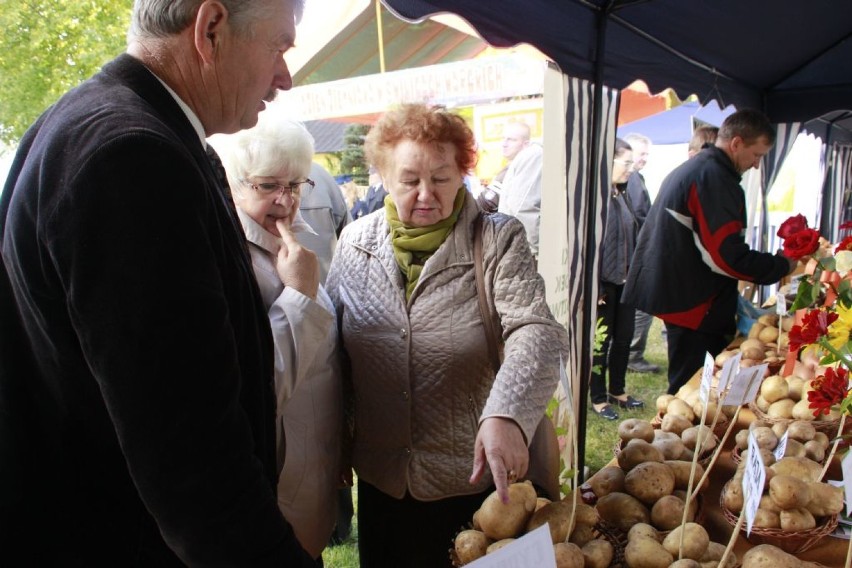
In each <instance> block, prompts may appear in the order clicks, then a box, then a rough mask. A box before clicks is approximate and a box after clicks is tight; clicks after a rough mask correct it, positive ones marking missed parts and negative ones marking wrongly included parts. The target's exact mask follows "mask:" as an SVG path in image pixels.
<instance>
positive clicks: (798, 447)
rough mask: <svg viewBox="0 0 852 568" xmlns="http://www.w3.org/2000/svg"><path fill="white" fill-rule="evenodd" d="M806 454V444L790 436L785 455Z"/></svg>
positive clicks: (796, 455)
mask: <svg viewBox="0 0 852 568" xmlns="http://www.w3.org/2000/svg"><path fill="white" fill-rule="evenodd" d="M805 455H806V452H805V445H804V444H802V443H801V442H800V441H798V440H793V439H792V438H789V439H788V440H787V447H786V448H784V456H785V457H786V456H793V457H804V456H805Z"/></svg>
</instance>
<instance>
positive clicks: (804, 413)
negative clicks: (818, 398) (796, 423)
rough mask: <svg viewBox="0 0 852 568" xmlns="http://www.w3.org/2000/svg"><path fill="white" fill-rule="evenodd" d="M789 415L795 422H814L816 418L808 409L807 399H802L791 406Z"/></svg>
mask: <svg viewBox="0 0 852 568" xmlns="http://www.w3.org/2000/svg"><path fill="white" fill-rule="evenodd" d="M791 414H792V417H793V418H794V419H796V420H807V421H809V422H810V421H814V420H816V416H814V411H813V409H812V408H811V407H810V402H809V401H808V399H807V397H802V400H800V401H799V402H797V403H796V404H794V405H793V410H792V412H791Z"/></svg>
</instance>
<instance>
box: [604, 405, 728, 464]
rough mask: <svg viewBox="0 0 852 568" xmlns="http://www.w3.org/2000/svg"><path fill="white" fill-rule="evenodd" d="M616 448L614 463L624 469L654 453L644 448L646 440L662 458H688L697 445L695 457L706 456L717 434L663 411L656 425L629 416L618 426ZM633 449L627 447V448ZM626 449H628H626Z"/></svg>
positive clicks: (682, 459)
mask: <svg viewBox="0 0 852 568" xmlns="http://www.w3.org/2000/svg"><path fill="white" fill-rule="evenodd" d="M618 437H619V439H620V446H619V448H620V451H619V453H618V464H619V466H621V468H622V469H624V470H625V471H627V470H629V469H630V468H631V467H632V466H633V465H635V464H636V463H641V462H642V461H648V459H650V458H651V457H654V458H655V459H656V454H655V452H653V451H652V450H651V449H648V448H647V446H646V445H645V444H642V443H640V442H646V443H647V444H650V445H651V446H652V447H653V448H655V449H657V450H659V452H660V453H661V454H662V457H663V459H662V460H658V461H665V460H680V461H687V462H688V461H692V457H693V454H694V453H695V451H696V448H698V447H699V445H700V447H701V455H699V459H703V458H706V457H707V456H708V455H709V454H710V453H711V452H712V451H713V450H714V449H715V448H716V445H717V444H718V442H719V440H718V437H717V436H715V435H714V434H713V432H711V431H710V427H709V426H703V425H698V426H694V425H693V424H692V423H690V422H689V421H688V420H687V419H686V418H685V417H683V416H681V415H679V414H674V413H673V414H667V415H666V416H664V417H663V420H662V423H661V424H660V427H659V428H654V426H653V425H652V424H651V423H650V422H648V421H647V420H642V419H640V418H629V419H627V420H624V421H622V422H621V423H620V424H619V425H618ZM631 447H632V448H633V449H630V448H631ZM628 449H630V450H629V451H628Z"/></svg>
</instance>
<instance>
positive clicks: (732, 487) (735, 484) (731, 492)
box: [722, 476, 744, 514]
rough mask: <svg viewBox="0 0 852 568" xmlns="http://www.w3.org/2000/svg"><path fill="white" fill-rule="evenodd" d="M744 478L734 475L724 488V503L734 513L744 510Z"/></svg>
mask: <svg viewBox="0 0 852 568" xmlns="http://www.w3.org/2000/svg"><path fill="white" fill-rule="evenodd" d="M743 501H744V497H743V480H742V477H737V476H734V477H733V478H732V479H731V480H730V481H728V482H727V483H726V484H725V486H724V487H723V488H722V504H723V505H724V506H725V508H726V509H727V510H729V511H730V512H732V513H735V514H739V512H740V511H742V510H743Z"/></svg>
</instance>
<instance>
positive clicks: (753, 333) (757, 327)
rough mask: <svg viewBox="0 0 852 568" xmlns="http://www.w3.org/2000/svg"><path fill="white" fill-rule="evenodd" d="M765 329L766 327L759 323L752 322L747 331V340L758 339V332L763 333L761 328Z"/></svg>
mask: <svg viewBox="0 0 852 568" xmlns="http://www.w3.org/2000/svg"><path fill="white" fill-rule="evenodd" d="M765 327H766V325H765V324H762V323H760V322H759V321H756V322H754V323H753V324H751V327H750V328H749V330H748V338H749V339H752V338H754V339H758V336H759V335H760V332H761V331H763V328H765Z"/></svg>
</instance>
